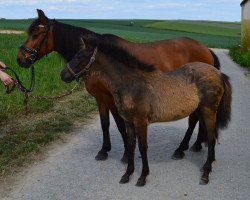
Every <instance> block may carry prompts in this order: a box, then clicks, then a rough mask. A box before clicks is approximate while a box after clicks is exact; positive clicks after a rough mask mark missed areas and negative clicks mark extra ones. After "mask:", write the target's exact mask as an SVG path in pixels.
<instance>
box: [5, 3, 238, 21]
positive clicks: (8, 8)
mask: <svg viewBox="0 0 250 200" xmlns="http://www.w3.org/2000/svg"><path fill="white" fill-rule="evenodd" d="M240 3H241V0H156V1H153V0H113V1H112V0H110V1H108V0H43V1H42V0H0V18H7V19H27V18H35V17H37V12H36V9H42V10H43V11H44V12H45V14H46V16H48V17H49V18H55V19H165V20H168V19H188V20H213V21H240V20H241V7H240Z"/></svg>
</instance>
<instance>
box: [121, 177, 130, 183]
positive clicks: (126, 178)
mask: <svg viewBox="0 0 250 200" xmlns="http://www.w3.org/2000/svg"><path fill="white" fill-rule="evenodd" d="M128 182H129V176H127V175H123V176H122V178H121V180H120V182H119V183H121V184H125V183H128Z"/></svg>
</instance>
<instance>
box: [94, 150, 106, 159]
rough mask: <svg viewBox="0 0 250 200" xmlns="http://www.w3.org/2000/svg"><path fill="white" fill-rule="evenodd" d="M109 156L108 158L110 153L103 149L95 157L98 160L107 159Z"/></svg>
mask: <svg viewBox="0 0 250 200" xmlns="http://www.w3.org/2000/svg"><path fill="white" fill-rule="evenodd" d="M107 158H108V153H107V152H103V151H99V152H98V154H97V155H96V157H95V159H96V160H106V159H107Z"/></svg>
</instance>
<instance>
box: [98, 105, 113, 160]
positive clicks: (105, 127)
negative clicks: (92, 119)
mask: <svg viewBox="0 0 250 200" xmlns="http://www.w3.org/2000/svg"><path fill="white" fill-rule="evenodd" d="M97 104H98V109H99V114H100V120H101V126H102V132H103V144H102V148H101V150H100V151H99V152H98V153H97V155H96V157H95V159H96V160H106V159H107V158H108V153H107V152H108V151H110V150H111V143H110V136H109V125H110V121H109V109H108V107H107V106H106V105H105V104H104V103H99V102H97Z"/></svg>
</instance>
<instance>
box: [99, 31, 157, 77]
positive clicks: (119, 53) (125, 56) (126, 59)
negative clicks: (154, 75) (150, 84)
mask: <svg viewBox="0 0 250 200" xmlns="http://www.w3.org/2000/svg"><path fill="white" fill-rule="evenodd" d="M104 37H107V35H105V36H104ZM98 50H99V51H101V52H102V53H103V54H105V55H106V56H108V57H111V58H112V60H114V61H118V62H121V63H123V65H117V67H120V68H125V67H127V68H130V69H140V70H143V71H148V72H151V71H154V70H155V67H154V66H153V65H150V64H146V63H144V62H142V61H140V60H139V59H138V58H136V57H135V56H133V55H132V54H131V53H129V52H128V51H127V50H126V49H124V48H122V47H121V46H119V45H118V44H116V43H111V42H109V41H107V40H102V39H101V40H100V42H99V44H98Z"/></svg>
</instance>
